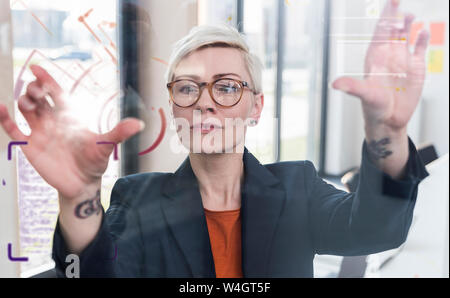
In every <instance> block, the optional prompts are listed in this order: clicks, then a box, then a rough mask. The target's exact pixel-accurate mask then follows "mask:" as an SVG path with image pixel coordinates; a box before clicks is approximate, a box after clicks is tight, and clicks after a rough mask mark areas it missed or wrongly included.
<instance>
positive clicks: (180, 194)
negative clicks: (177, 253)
mask: <svg viewBox="0 0 450 298" xmlns="http://www.w3.org/2000/svg"><path fill="white" fill-rule="evenodd" d="M163 192H164V193H165V194H166V195H167V196H168V197H169V198H168V199H164V200H162V201H161V207H162V211H163V214H164V216H165V219H166V221H167V223H168V224H169V226H170V229H171V231H172V233H173V235H174V236H175V239H176V241H177V242H178V244H179V247H180V248H181V250H182V251H183V254H184V256H185V258H186V260H187V262H188V264H189V265H190V267H191V270H192V275H193V277H198V278H200V277H201V278H204V277H209V278H214V277H216V273H215V269H214V259H213V256H212V251H211V244H210V240H209V233H208V227H207V223H206V218H205V214H204V211H203V203H202V199H201V195H200V191H199V187H198V182H197V179H196V177H195V175H194V172H193V171H192V168H191V164H190V161H189V157H188V158H186V159H185V161H184V162H183V163H182V164H181V166H180V167H179V168H178V170H177V171H176V172H175V173H174V175H173V176H172V177H171V179H168V181H167V183H166V184H165V186H164V189H163Z"/></svg>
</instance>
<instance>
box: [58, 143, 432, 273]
mask: <svg viewBox="0 0 450 298" xmlns="http://www.w3.org/2000/svg"><path fill="white" fill-rule="evenodd" d="M409 144H410V145H409V146H410V156H409V160H408V163H407V169H406V176H405V178H404V179H402V180H399V181H396V180H393V179H392V178H391V177H389V176H388V175H386V174H384V173H383V172H381V171H380V170H378V169H377V168H376V167H375V165H374V164H373V163H372V162H371V160H370V159H369V157H368V152H367V145H366V143H365V142H364V143H363V148H362V151H363V152H362V162H361V175H360V181H359V186H358V189H357V191H356V192H354V193H347V192H344V191H340V190H337V189H336V188H334V187H333V186H331V185H330V184H327V183H326V182H325V181H324V180H322V179H321V178H320V177H319V176H318V175H317V172H316V170H315V168H314V165H313V164H312V163H311V162H310V161H295V162H279V163H273V164H268V165H261V164H260V163H259V162H258V160H257V159H256V158H255V157H254V156H253V155H252V154H251V153H250V152H248V150H247V149H245V152H244V155H243V162H244V172H245V178H244V183H243V186H242V203H241V221H242V268H243V274H244V276H245V277H312V276H313V259H314V255H315V254H333V255H343V256H354V255H364V254H372V253H376V252H380V251H383V250H388V249H392V248H396V247H398V246H400V245H401V244H402V243H403V242H404V241H405V240H406V237H407V234H408V230H409V227H410V225H411V220H412V215H413V209H414V205H415V201H416V196H417V186H418V184H419V182H420V181H421V180H422V179H424V178H425V177H426V176H427V175H428V173H427V172H426V169H425V167H424V164H423V162H422V160H421V159H420V157H419V156H418V154H417V151H416V149H415V146H414V144H413V143H412V142H411V140H409ZM68 253H69V252H68V251H67V249H66V246H65V243H64V239H63V238H62V236H61V231H60V228H59V222H58V223H57V226H56V229H55V234H54V242H53V258H54V260H55V262H56V268H57V272H58V273H59V275H60V276H65V268H66V266H67V265H69V263H65V257H66V255H67V254H68ZM80 270H81V277H83V276H84V277H93V276H105V277H106V276H118V277H215V270H214V260H213V256H212V252H211V247H210V242H209V234H208V228H207V224H206V219H205V215H204V210H203V206H202V200H201V196H200V193H199V188H198V182H197V179H196V177H195V175H194V173H193V171H192V168H191V165H190V161H189V158H186V160H185V161H184V162H183V163H182V165H181V166H180V167H179V168H178V170H177V171H176V172H175V173H145V174H136V175H131V176H126V177H124V178H121V179H119V180H118V181H117V182H116V184H115V186H114V188H113V192H112V195H111V203H110V207H109V209H108V210H107V212H106V213H104V216H103V221H102V225H101V228H100V230H99V232H98V234H97V236H96V238H95V239H94V240H93V241H92V242H91V244H90V245H89V246H88V247H87V248H86V249H85V250H84V251H83V252H82V253H81V255H80Z"/></svg>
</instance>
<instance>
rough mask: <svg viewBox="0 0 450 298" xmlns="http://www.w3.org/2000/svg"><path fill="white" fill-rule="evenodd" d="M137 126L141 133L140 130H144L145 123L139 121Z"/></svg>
mask: <svg viewBox="0 0 450 298" xmlns="http://www.w3.org/2000/svg"><path fill="white" fill-rule="evenodd" d="M139 125H140V129H139V130H140V131H142V130H144V128H145V122H144V121H142V120H139Z"/></svg>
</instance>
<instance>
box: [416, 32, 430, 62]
mask: <svg viewBox="0 0 450 298" xmlns="http://www.w3.org/2000/svg"><path fill="white" fill-rule="evenodd" d="M429 39H430V34H429V33H428V31H426V30H422V31H421V32H420V33H419V37H418V38H417V41H416V46H415V49H414V55H415V56H416V57H417V58H419V59H425V54H426V52H427V47H428V40H429Z"/></svg>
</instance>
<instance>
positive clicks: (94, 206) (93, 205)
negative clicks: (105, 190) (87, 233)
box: [75, 190, 102, 219]
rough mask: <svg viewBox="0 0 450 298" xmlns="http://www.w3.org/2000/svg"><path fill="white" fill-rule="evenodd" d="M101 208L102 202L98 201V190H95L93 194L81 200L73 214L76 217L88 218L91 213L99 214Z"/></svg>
mask: <svg viewBox="0 0 450 298" xmlns="http://www.w3.org/2000/svg"><path fill="white" fill-rule="evenodd" d="M101 210H102V203H101V202H100V190H97V193H96V194H95V196H94V197H93V198H91V199H87V200H86V201H84V202H81V203H80V204H78V205H77V207H76V208H75V216H76V217H78V218H83V219H84V218H88V217H89V216H91V215H92V214H94V213H95V214H97V215H98V214H99V213H100V212H101Z"/></svg>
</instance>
